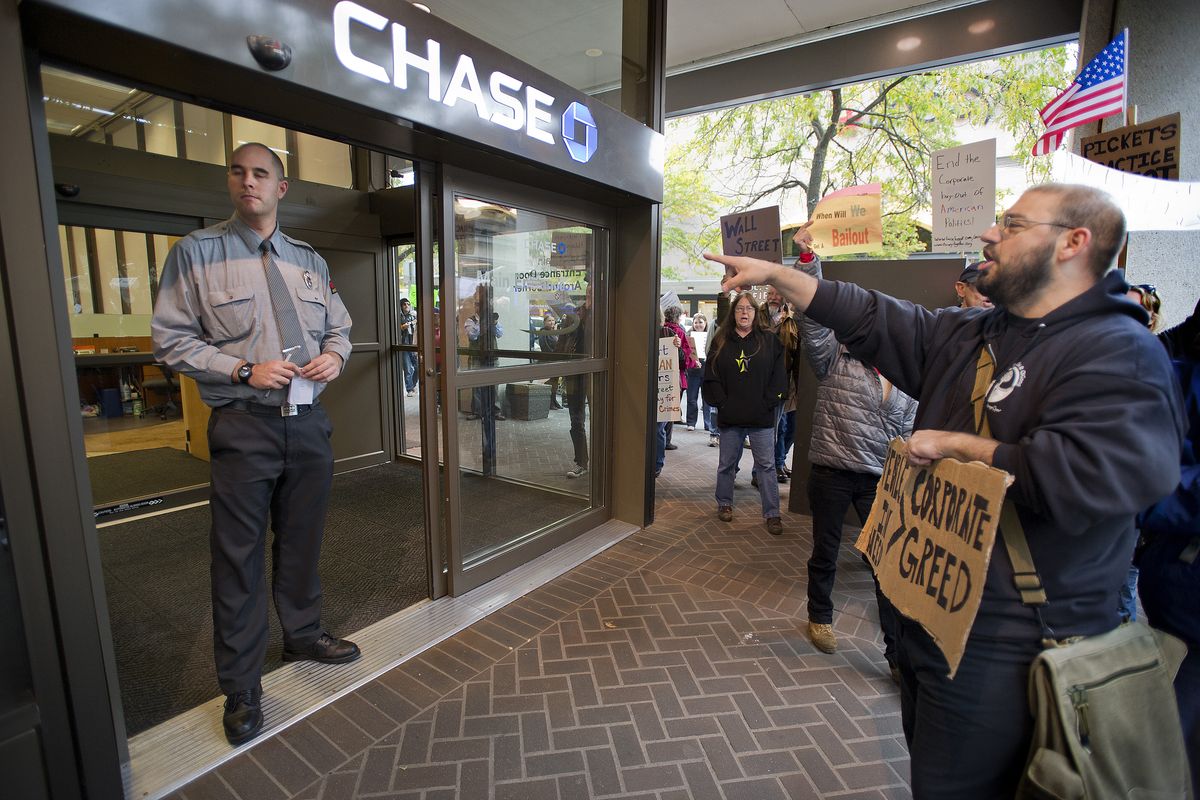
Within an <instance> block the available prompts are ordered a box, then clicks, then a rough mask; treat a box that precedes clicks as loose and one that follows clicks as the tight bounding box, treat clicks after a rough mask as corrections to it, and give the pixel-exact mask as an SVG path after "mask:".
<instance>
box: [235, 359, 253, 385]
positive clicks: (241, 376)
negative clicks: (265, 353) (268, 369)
mask: <svg viewBox="0 0 1200 800" xmlns="http://www.w3.org/2000/svg"><path fill="white" fill-rule="evenodd" d="M253 373H254V365H253V364H251V363H250V362H249V361H247V362H246V363H245V364H242V365H241V366H240V367H238V371H237V376H238V382H239V383H249V382H250V376H251V375H252V374H253Z"/></svg>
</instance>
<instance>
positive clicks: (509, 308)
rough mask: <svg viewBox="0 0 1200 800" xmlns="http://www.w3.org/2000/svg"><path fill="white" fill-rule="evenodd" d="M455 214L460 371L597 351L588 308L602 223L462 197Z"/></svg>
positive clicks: (575, 356) (566, 358)
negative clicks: (549, 323) (548, 330)
mask: <svg viewBox="0 0 1200 800" xmlns="http://www.w3.org/2000/svg"><path fill="white" fill-rule="evenodd" d="M454 220H455V238H454V244H455V255H456V259H455V265H454V269H455V289H456V294H457V298H458V309H457V314H456V320H457V329H456V331H455V335H456V337H457V343H458V354H459V358H458V368H459V370H460V371H464V370H474V369H481V368H487V367H507V366H513V365H519V364H537V363H544V362H546V361H570V360H576V359H579V358H585V357H593V356H599V355H602V353H601V351H600V346H599V345H600V343H599V342H598V340H597V337H596V336H595V320H594V318H593V317H592V315H591V314H590V308H591V305H592V294H593V284H594V276H595V274H596V262H597V258H596V251H597V247H598V246H599V245H600V244H602V242H601V241H600V240H601V238H602V237H603V236H604V235H605V231H604V230H603V229H600V228H591V227H589V226H586V225H580V224H578V223H575V222H571V221H569V220H564V219H559V218H557V217H553V216H549V215H546V214H540V213H538V212H534V211H526V210H524V209H515V208H508V207H505V206H500V205H496V204H494V203H488V202H485V201H482V200H475V199H473V198H469V197H461V196H459V197H456V198H455V200H454ZM547 317H549V318H550V319H552V320H553V322H554V325H555V329H556V334H555V336H556V338H555V346H554V347H553V348H552V349H547V347H545V344H546V340H545V338H544V337H542V336H541V335H540V334H541V331H542V327H543V326H544V325H545V324H546V319H547Z"/></svg>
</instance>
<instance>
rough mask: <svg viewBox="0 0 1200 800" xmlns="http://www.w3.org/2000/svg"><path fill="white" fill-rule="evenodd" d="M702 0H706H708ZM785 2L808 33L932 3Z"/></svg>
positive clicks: (897, 0)
mask: <svg viewBox="0 0 1200 800" xmlns="http://www.w3.org/2000/svg"><path fill="white" fill-rule="evenodd" d="M703 1H704V2H707V0H703ZM788 5H789V6H790V7H791V9H792V11H793V12H795V14H796V18H797V19H798V20H799V21H800V28H801V29H802V30H801V31H797V32H798V33H799V32H804V33H811V32H813V31H819V30H823V29H824V28H832V27H834V26H836V25H845V24H847V23H851V22H859V21H861V20H865V19H870V18H871V17H879V16H883V15H884V14H894V13H895V12H897V11H903V10H905V9H907V8H914V7H920V6H922V5H933V4H932V3H912V2H904V0H838V2H836V3H814V2H813V1H812V0H788ZM945 5H946V4H945V3H941V4H937V6H936V7H939V8H940V7H944V6H945ZM964 5H965V3H964Z"/></svg>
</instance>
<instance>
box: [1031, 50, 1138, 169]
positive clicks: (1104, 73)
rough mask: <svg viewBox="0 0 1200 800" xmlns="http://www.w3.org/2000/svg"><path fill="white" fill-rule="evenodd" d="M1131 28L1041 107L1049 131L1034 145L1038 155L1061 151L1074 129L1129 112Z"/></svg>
mask: <svg viewBox="0 0 1200 800" xmlns="http://www.w3.org/2000/svg"><path fill="white" fill-rule="evenodd" d="M1128 53H1129V29H1128V28H1126V29H1125V30H1124V31H1122V32H1121V34H1120V35H1119V36H1118V37H1117V38H1115V39H1113V40H1112V42H1110V43H1109V45H1108V47H1106V48H1104V49H1103V50H1101V51H1100V52H1099V54H1097V56H1096V57H1095V58H1093V59H1092V60H1091V61H1089V62H1088V64H1087V66H1086V67H1084V68H1083V72H1081V73H1079V76H1078V77H1077V78H1075V82H1074V83H1072V84H1071V85H1070V86H1069V87H1067V90H1066V91H1065V92H1063V93H1062V94H1060V95H1059V96H1058V97H1056V98H1054V99H1053V100H1051V101H1050V102H1049V103H1047V104H1046V107H1045V108H1043V109H1042V110H1041V112H1040V113H1041V115H1042V122H1044V123H1046V132H1045V133H1044V134H1042V138H1040V139H1038V142H1037V144H1036V145H1034V146H1033V154H1034V155H1035V156H1044V155H1046V154H1047V153H1052V152H1054V151H1055V150H1057V149H1058V148H1059V147H1060V146H1061V145H1062V142H1063V137H1064V136H1066V134H1067V131H1069V130H1071V128H1074V127H1077V126H1079V125H1083V124H1084V123H1087V122H1095V121H1096V120H1098V119H1103V118H1104V117H1107V116H1109V115H1111V114H1117V113H1124V112H1125V98H1126V82H1125V77H1126V60H1125V59H1126V56H1127V55H1128Z"/></svg>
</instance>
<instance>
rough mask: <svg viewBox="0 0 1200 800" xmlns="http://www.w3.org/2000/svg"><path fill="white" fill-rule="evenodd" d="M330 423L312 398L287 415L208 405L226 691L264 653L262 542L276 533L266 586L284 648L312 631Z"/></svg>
mask: <svg viewBox="0 0 1200 800" xmlns="http://www.w3.org/2000/svg"><path fill="white" fill-rule="evenodd" d="M332 432H333V430H332V426H331V425H330V422H329V418H328V417H327V416H326V415H325V411H324V409H322V408H321V406H320V405H313V406H312V407H311V409H310V410H303V411H301V412H300V414H299V415H297V416H294V417H281V416H279V414H278V411H276V412H275V413H274V415H269V414H267V413H263V412H262V410H259V411H245V410H239V409H229V408H225V409H220V408H218V409H214V410H213V413H212V417H211V419H210V420H209V423H208V445H209V452H210V456H211V459H212V500H211V508H212V532H211V534H210V537H209V542H210V547H211V550H212V606H213V644H214V651H215V656H216V664H217V680H218V682H219V683H220V686H221V691H222V692H224V693H225V694H232V693H234V692H240V691H244V690H246V689H250V688H252V687H254V686H256V685H257V684H258V682H259V679H260V677H261V674H262V665H263V659H264V656H265V655H266V648H267V637H268V625H267V594H266V585H265V567H264V562H265V554H264V544H265V542H264V539H265V537H266V532H267V521H268V519H270V521H271V529H272V530H273V531H274V533H275V536H274V538H273V540H272V542H271V554H272V558H273V562H274V566H273V573H272V575H271V592H272V597H273V598H274V601H275V610H276V613H277V614H278V615H279V622H280V625H281V626H282V628H283V638H284V643H285V645H288V646H292V647H302V646H304V645H307V644H311V643H312V642H313V641H315V640H316V639H317V638H318V637H319V636H320V635H321V580H320V577H319V576H318V574H317V566H318V562H319V561H320V555H321V537H322V534H323V531H324V526H325V510H326V507H327V506H328V503H329V489H330V485H331V484H332V481H333V448H332V446H331V445H330V435H331V434H332Z"/></svg>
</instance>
